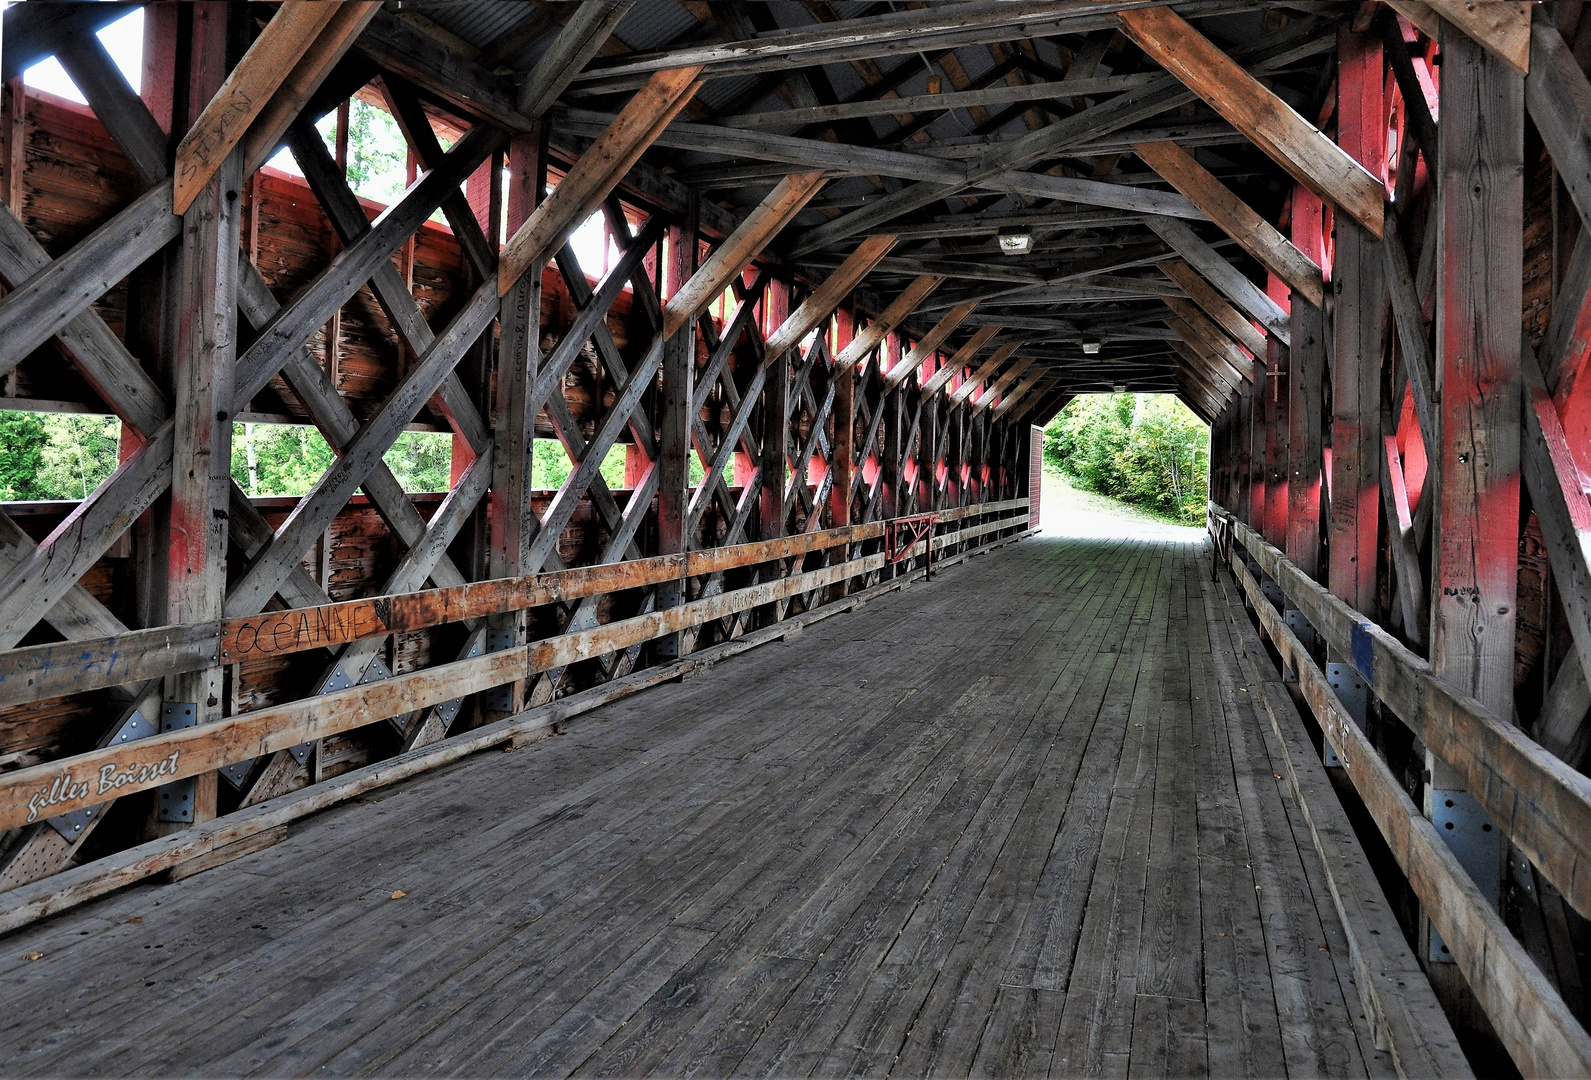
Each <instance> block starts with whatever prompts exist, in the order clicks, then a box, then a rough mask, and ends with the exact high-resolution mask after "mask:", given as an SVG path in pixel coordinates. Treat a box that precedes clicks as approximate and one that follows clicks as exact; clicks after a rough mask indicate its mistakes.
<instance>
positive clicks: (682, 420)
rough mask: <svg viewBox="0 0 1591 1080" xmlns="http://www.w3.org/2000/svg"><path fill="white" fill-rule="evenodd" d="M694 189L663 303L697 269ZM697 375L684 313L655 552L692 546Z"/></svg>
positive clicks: (661, 462)
mask: <svg viewBox="0 0 1591 1080" xmlns="http://www.w3.org/2000/svg"><path fill="white" fill-rule="evenodd" d="M698 210H699V206H698V204H697V202H696V197H695V196H694V195H693V196H692V197H691V200H690V208H689V210H688V211H687V213H686V215H685V219H684V220H683V221H681V222H680V223H679V224H678V225H676V226H674V227H672V228H671V229H669V245H668V249H669V250H668V254H669V259H668V265H667V266H666V267H665V268H664V273H665V277H666V281H665V289H664V293H665V295H664V296H663V297H662V300H663V302H664V303H667V302H668V298H669V297H670V296H673V295H674V294H675V293H676V292H678V291H679V290H680V289H681V288H682V287H683V286H684V284H685V282H687V281H689V280H690V278H691V275H692V274H694V273H695V272H696V257H697V239H696V237H697V232H698V228H697V220H698V217H697V212H698ZM695 375H696V320H695V319H688V320H686V322H685V324H684V325H683V326H681V327H680V328H679V330H677V331H676V332H675V334H674V336H673V337H671V338H669V339H668V340H667V341H666V342H664V345H663V393H662V395H661V406H660V407H661V409H662V416H660V417H659V418H658V425H657V427H658V441H659V443H660V446H659V447H658V461H657V468H658V489H657V553H658V554H659V555H674V554H678V553H679V552H682V551H685V550H687V549H688V548H689V547H690V544H691V537H688V536H686V535H685V513H686V509H687V508H688V507H689V506H690V495H691V493H690V453H691V417H690V410H691V387H692V385H693V384H694V382H695ZM684 602H685V595H684V583H683V582H672V583H670V584H668V585H664V586H662V587H660V588H659V589H658V591H657V606H658V607H659V608H671V607H678V606H679V605H680V604H682V603H684ZM656 644H657V655H658V657H659V658H660V659H664V660H672V659H675V658H677V657H678V656H679V655H680V651H681V640H680V636H679V635H678V634H670V635H668V636H667V637H663V638H659V639H658V641H657V643H656Z"/></svg>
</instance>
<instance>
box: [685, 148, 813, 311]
mask: <svg viewBox="0 0 1591 1080" xmlns="http://www.w3.org/2000/svg"><path fill="white" fill-rule="evenodd" d="M825 179H826V177H825V176H824V174H823V173H821V172H809V173H792V174H791V175H789V176H787V177H785V178H784V179H783V180H781V181H779V183H778V184H776V185H775V186H774V189H773V190H772V191H770V192H769V193H768V195H767V196H766V197H765V198H764V199H763V200H762V202H760V203H758V204H757V206H756V208H755V209H753V210H752V212H751V213H750V214H748V215H747V216H746V220H744V221H743V222H741V223H740V227H739V228H737V229H736V230H735V231H734V232H733V233H731V234H730V235H729V237H728V238H727V239H725V240H724V242H723V243H722V244H720V245H719V246H718V247H717V249H716V250H714V252H713V253H712V255H710V256H708V259H707V262H706V263H704V264H703V265H702V268H701V269H700V270H698V271H696V273H694V274H692V275H691V278H690V280H689V281H687V282H686V283H685V284H684V286H683V287H682V288H681V289H680V290H679V292H677V293H675V294H674V295H673V296H671V297H669V300H668V304H667V305H666V306H665V307H664V309H663V336H664V337H672V336H674V334H675V333H677V332H678V331H679V328H680V327H681V326H683V325H684V324H685V323H687V322H690V321H691V320H693V319H694V318H695V317H696V316H697V315H699V314H701V312H702V311H704V310H705V309H706V308H707V306H708V305H709V304H711V303H712V302H713V301H714V300H715V299H717V298H718V297H719V296H720V295H722V294H723V291H724V289H725V288H726V287H727V286H728V284H729V282H730V279H731V278H733V277H734V276H735V275H737V274H740V273H742V272H743V271H744V270H745V269H746V267H747V265H749V264H750V263H751V261H752V259H754V258H756V256H757V255H759V254H760V253H761V252H762V250H763V249H764V248H766V247H767V246H768V244H769V243H770V242H772V240H773V238H774V237H776V236H778V235H779V232H780V230H781V229H783V228H784V227H785V226H786V225H788V224H789V223H790V220H791V219H792V218H794V217H795V216H796V215H797V214H799V213H800V212H801V209H802V208H803V207H805V206H806V204H807V203H808V202H810V201H811V199H812V197H813V196H814V195H816V194H817V193H818V191H819V190H820V189H821V188H822V187H823V184H824V181H825Z"/></svg>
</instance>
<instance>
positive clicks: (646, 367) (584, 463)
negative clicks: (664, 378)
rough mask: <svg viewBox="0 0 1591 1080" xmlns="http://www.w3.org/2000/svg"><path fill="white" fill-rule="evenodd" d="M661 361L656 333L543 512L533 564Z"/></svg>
mask: <svg viewBox="0 0 1591 1080" xmlns="http://www.w3.org/2000/svg"><path fill="white" fill-rule="evenodd" d="M662 363H663V339H662V338H661V337H657V338H654V339H653V341H652V347H651V348H650V349H648V350H647V353H646V356H645V357H644V358H643V359H642V360H641V361H640V362H638V363H637V364H636V365H635V367H633V368H631V369H630V379H629V381H628V382H627V383H625V384H624V385H623V386H621V387H620V388H619V392H618V396H617V397H616V398H614V401H613V405H612V406H611V407H610V408H609V409H608V412H607V415H606V416H604V417H603V420H602V423H601V424H600V425H599V426H598V428H597V430H596V431H594V432H593V433H592V435H591V439H590V441H588V442H587V443H586V446H585V449H584V452H583V453H582V454H581V455H580V457H579V458H578V459H576V461H575V468H574V470H573V471H572V472H570V474H569V476H568V477H567V478H566V479H565V480H564V482H563V485H562V486H561V487H559V489H558V492H557V494H555V495H554V496H553V499H552V503H551V504H550V505H549V506H548V507H547V509H546V511H545V512H544V513H543V514H542V518H541V532H540V533H539V534H538V535H537V537H536V539H535V540H533V541H532V542H531V546H530V562H531V563H532V564H535V563H537V562H538V561H539V560H541V559H543V558H545V557H546V556H547V554H548V553H550V552H551V550H552V548H553V547H554V546H555V545H556V544H557V543H558V540H559V538H560V537H561V536H562V535H563V530H564V527H565V526H567V525H568V524H569V521H570V519H571V518H572V517H573V516H574V512H575V510H576V508H577V507H578V505H579V503H580V500H581V498H582V497H583V496H584V495H585V493H586V492H587V491H588V490H589V489H590V487H591V485H592V483H593V482H594V481H595V480H597V479H600V474H599V472H598V470H599V469H601V467H602V460H603V458H604V457H606V456H607V453H608V448H609V447H611V446H612V445H613V443H614V441H615V440H616V439H617V438H618V437H619V432H621V431H623V430H624V428H625V427H626V426H627V425H628V423H629V419H630V413H631V412H633V411H634V410H635V408H636V406H637V405H638V404H640V401H641V395H642V393H644V392H645V391H646V389H647V388H648V386H650V384H651V382H652V377H653V376H654V375H656V374H657V371H658V368H659V367H660V366H661V365H662Z"/></svg>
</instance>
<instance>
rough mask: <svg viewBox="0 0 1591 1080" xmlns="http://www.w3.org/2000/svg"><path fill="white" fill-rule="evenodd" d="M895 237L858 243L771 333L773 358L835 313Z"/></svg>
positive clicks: (769, 337)
mask: <svg viewBox="0 0 1591 1080" xmlns="http://www.w3.org/2000/svg"><path fill="white" fill-rule="evenodd" d="M896 240H897V237H894V236H890V235H879V236H869V237H868V238H867V239H866V240H863V241H862V242H861V243H860V244H858V245H856V250H855V251H853V252H851V253H850V254H849V255H847V256H846V257H845V261H844V262H842V263H840V265H839V266H837V267H835V269H834V272H833V273H831V274H830V275H829V276H828V277H826V278H824V279H823V284H821V285H819V286H818V287H817V289H816V290H814V291H813V293H812V295H811V296H809V297H807V298H806V299H805V300H804V301H802V302H801V306H800V307H798V308H796V309H795V310H794V311H792V312H791V313H790V316H789V317H788V318H787V319H785V321H784V322H782V323H780V324H779V327H778V329H776V330H775V331H774V332H773V333H771V334H769V335H768V351H767V356H768V359H769V360H770V361H771V360H772V359H774V358H775V357H777V356H779V355H781V354H782V353H784V352H786V351H787V350H789V349H791V348H794V347H795V346H796V345H797V344H799V343H800V342H801V340H802V339H803V338H805V337H806V336H807V335H808V334H810V333H811V332H812V331H813V330H814V329H816V328H817V325H818V324H819V323H821V322H822V321H823V320H824V319H827V318H828V317H829V316H830V315H831V314H833V313H834V309H835V308H837V307H839V306H840V303H841V301H843V300H844V299H845V298H846V297H847V296H849V295H850V294H851V291H852V290H853V289H855V288H856V286H857V285H859V284H861V282H862V279H863V278H865V277H866V276H867V275H868V274H869V273H870V272H871V271H872V269H873V268H874V267H875V266H877V265H878V264H879V262H880V261H881V260H882V259H883V258H884V256H885V255H888V254H889V251H890V249H891V248H893V247H894V246H895V242H896Z"/></svg>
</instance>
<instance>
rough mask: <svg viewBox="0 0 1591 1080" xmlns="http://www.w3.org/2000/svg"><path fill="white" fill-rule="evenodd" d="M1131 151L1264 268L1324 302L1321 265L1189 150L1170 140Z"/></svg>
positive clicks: (1311, 299) (1317, 301)
mask: <svg viewBox="0 0 1591 1080" xmlns="http://www.w3.org/2000/svg"><path fill="white" fill-rule="evenodd" d="M1133 149H1134V151H1136V152H1137V154H1138V156H1139V157H1140V158H1142V159H1143V160H1144V162H1145V163H1146V164H1148V166H1149V167H1150V168H1152V169H1154V170H1155V172H1157V173H1159V174H1160V175H1161V176H1163V177H1164V178H1165V179H1166V180H1167V181H1168V182H1169V183H1170V184H1171V185H1172V186H1173V187H1175V188H1176V189H1177V190H1178V191H1180V192H1182V194H1184V195H1186V196H1187V197H1188V199H1189V201H1191V202H1192V203H1193V204H1194V205H1195V206H1197V207H1198V208H1199V209H1200V210H1202V211H1204V212H1205V214H1206V215H1208V216H1209V218H1210V220H1211V221H1213V222H1215V223H1216V224H1217V225H1219V226H1220V227H1221V229H1222V230H1223V231H1225V233H1226V234H1227V235H1228V236H1230V237H1231V238H1232V239H1234V240H1236V241H1237V242H1238V244H1239V245H1240V246H1241V247H1242V248H1243V250H1244V251H1247V252H1248V253H1249V254H1250V255H1252V256H1254V257H1255V258H1256V259H1258V260H1259V261H1260V264H1261V265H1263V266H1264V267H1265V268H1266V269H1268V270H1270V271H1271V272H1272V273H1274V274H1275V275H1276V276H1277V277H1279V278H1281V279H1282V280H1283V281H1285V282H1287V284H1288V285H1290V286H1292V287H1293V288H1294V289H1295V290H1297V291H1298V292H1299V293H1300V294H1301V295H1302V296H1303V297H1304V299H1306V300H1308V301H1309V302H1310V303H1311V304H1313V305H1315V306H1316V307H1320V306H1321V304H1323V303H1324V302H1325V299H1324V298H1325V285H1324V284H1323V283H1322V280H1321V272H1320V267H1319V266H1317V265H1315V263H1314V262H1313V261H1312V260H1311V259H1310V258H1309V257H1308V256H1307V255H1305V254H1304V253H1303V252H1301V251H1299V250H1298V249H1297V248H1296V247H1294V246H1293V245H1292V243H1291V241H1289V240H1288V239H1287V238H1286V237H1285V236H1283V235H1282V234H1281V233H1280V232H1278V231H1277V229H1276V227H1275V226H1274V225H1272V224H1271V223H1270V222H1268V221H1266V220H1265V219H1264V218H1262V217H1260V216H1259V214H1257V213H1255V211H1254V210H1253V209H1251V208H1250V207H1249V205H1248V204H1247V203H1245V202H1243V200H1241V199H1239V198H1238V197H1237V196H1236V195H1234V194H1233V193H1232V191H1231V189H1230V188H1228V187H1227V186H1226V185H1225V184H1223V183H1221V181H1219V180H1217V179H1216V178H1215V176H1214V175H1213V174H1212V173H1211V172H1210V171H1209V170H1208V169H1206V168H1205V167H1204V166H1203V165H1200V164H1199V162H1198V161H1197V160H1196V159H1195V158H1194V156H1193V155H1192V154H1191V153H1189V152H1188V151H1186V150H1184V149H1182V147H1180V146H1178V145H1177V144H1176V143H1174V142H1152V143H1136V144H1134V146H1133Z"/></svg>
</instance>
